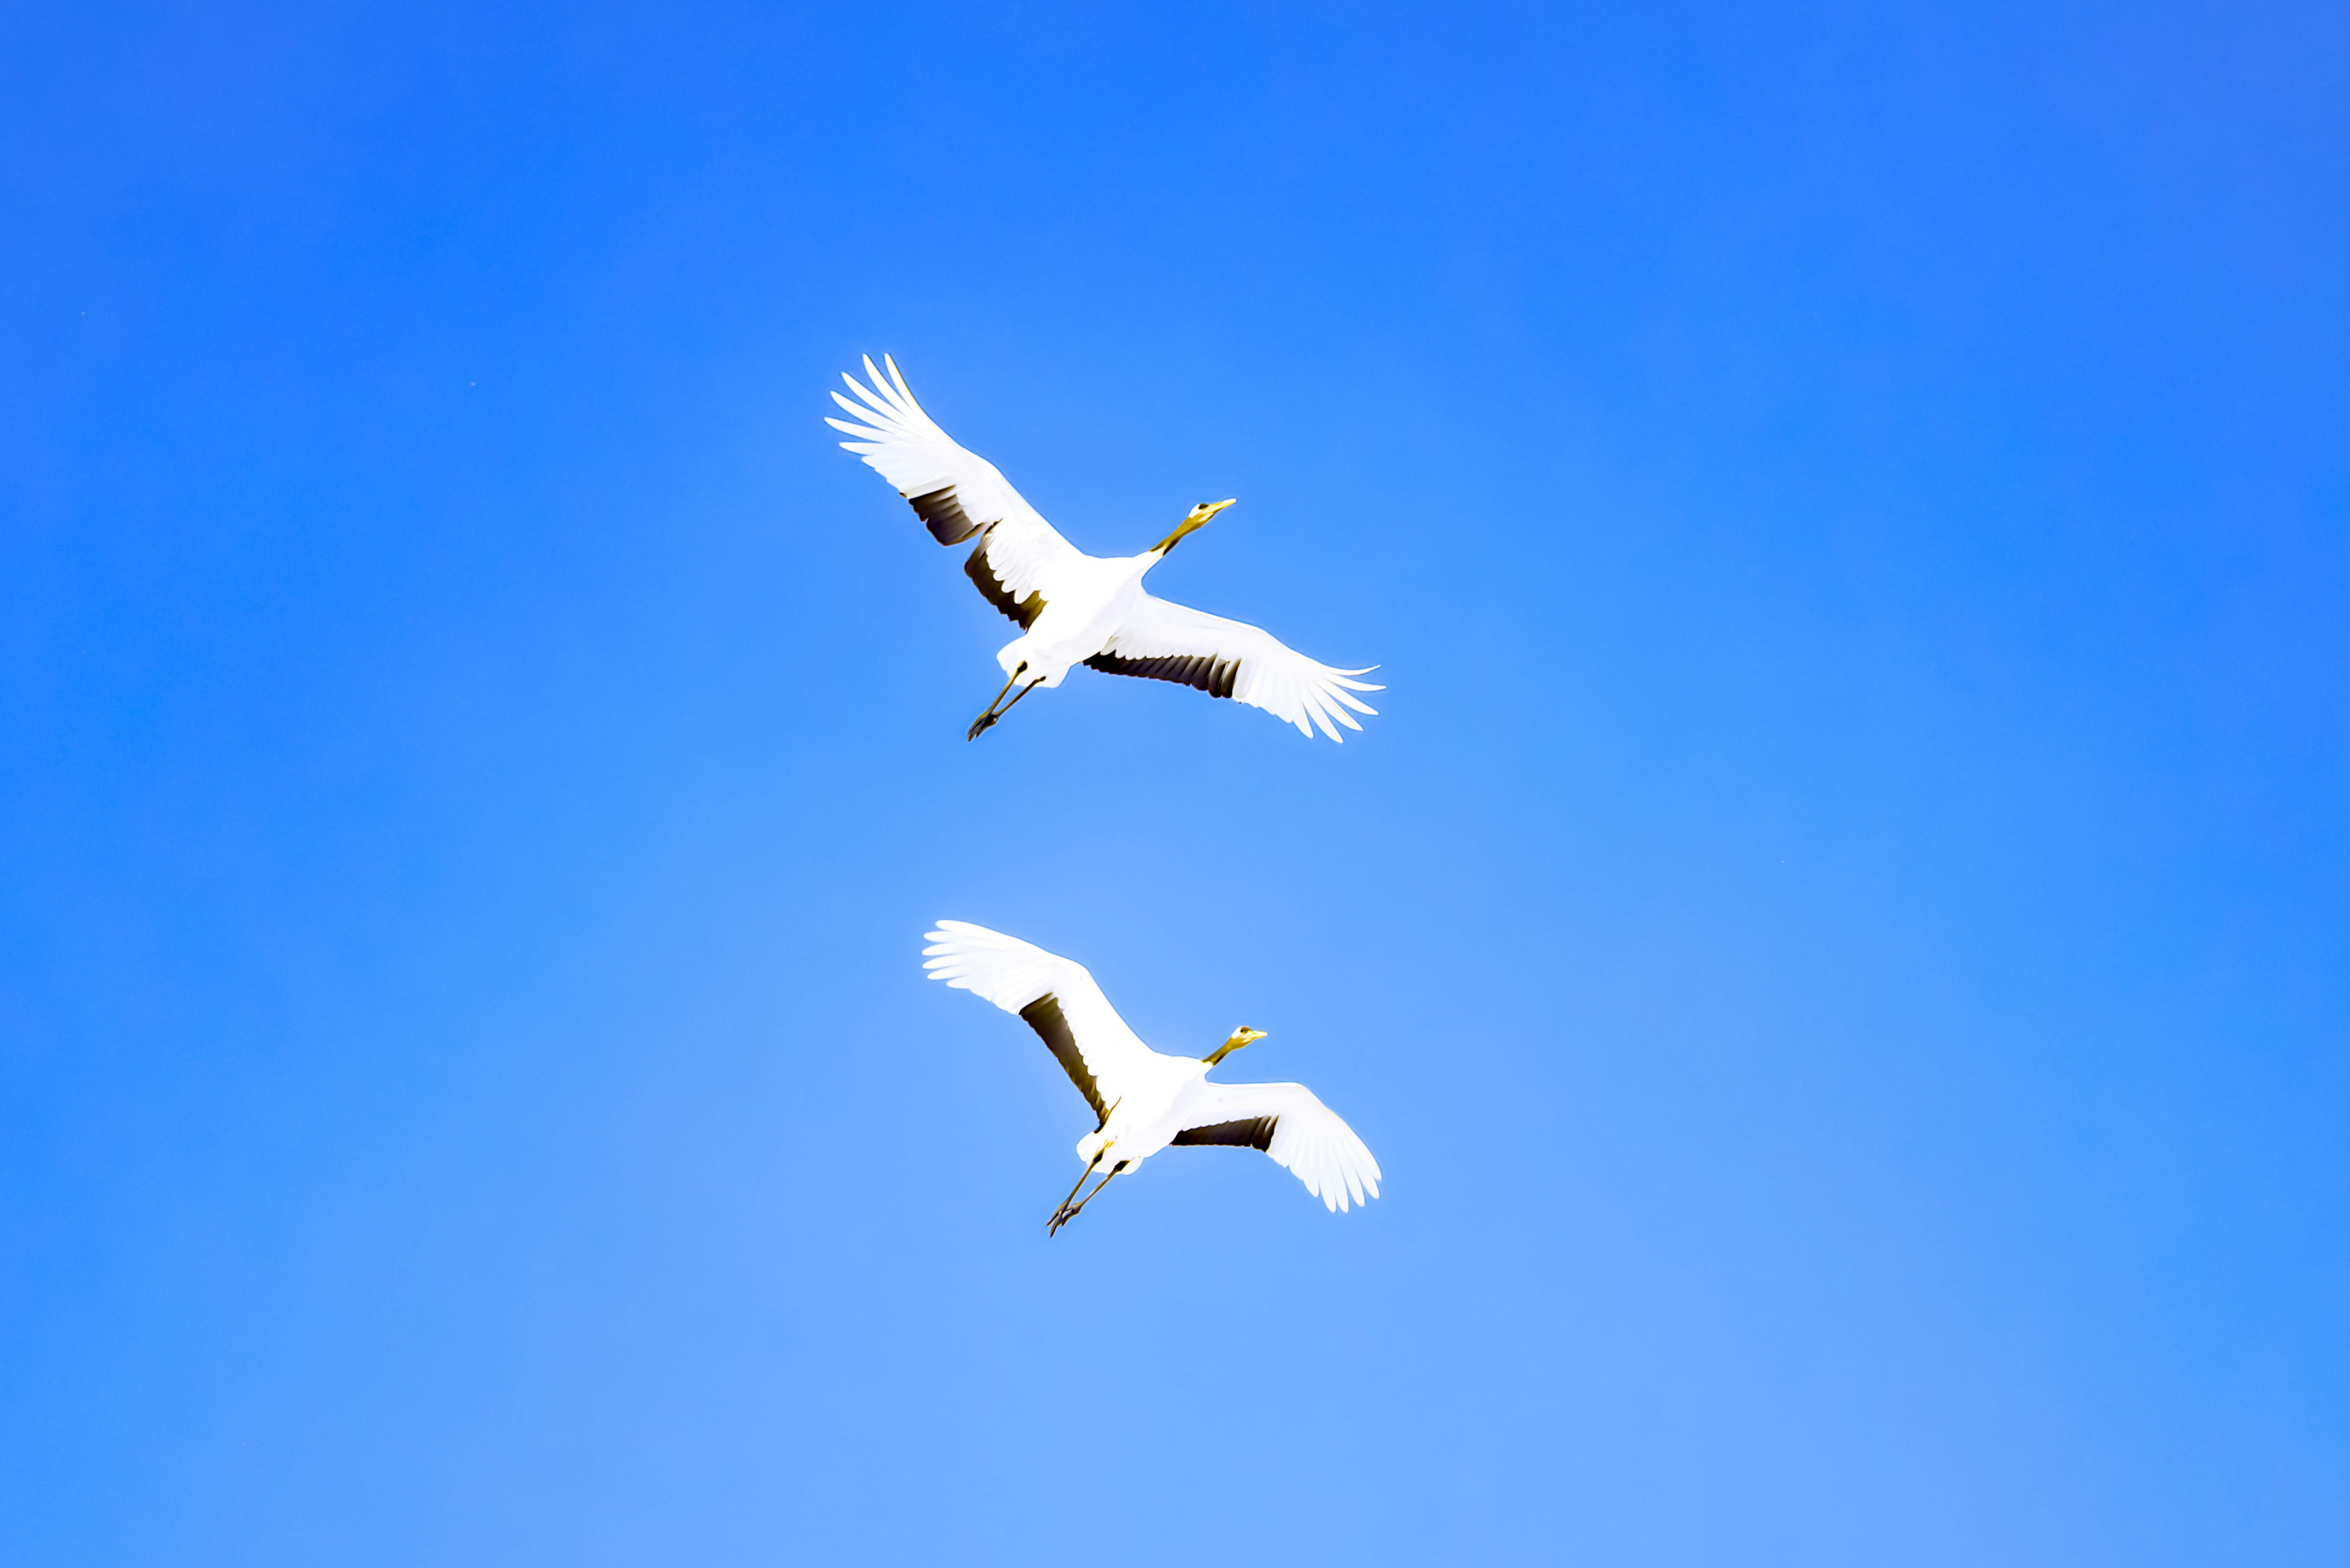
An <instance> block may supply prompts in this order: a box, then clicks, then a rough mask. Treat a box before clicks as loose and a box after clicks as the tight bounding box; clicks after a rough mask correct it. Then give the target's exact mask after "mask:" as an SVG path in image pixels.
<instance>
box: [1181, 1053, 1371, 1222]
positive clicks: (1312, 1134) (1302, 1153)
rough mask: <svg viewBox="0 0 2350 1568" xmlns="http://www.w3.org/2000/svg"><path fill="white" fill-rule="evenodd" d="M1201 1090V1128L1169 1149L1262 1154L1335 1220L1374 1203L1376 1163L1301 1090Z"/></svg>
mask: <svg viewBox="0 0 2350 1568" xmlns="http://www.w3.org/2000/svg"><path fill="white" fill-rule="evenodd" d="M1200 1090H1201V1091H1204V1093H1205V1095H1206V1096H1207V1097H1206V1098H1205V1099H1204V1100H1202V1101H1200V1102H1199V1103H1198V1104H1199V1109H1198V1111H1197V1112H1196V1113H1195V1114H1196V1115H1197V1116H1198V1117H1199V1120H1198V1122H1197V1123H1196V1124H1195V1125H1194V1126H1191V1127H1186V1128H1184V1129H1183V1130H1182V1131H1181V1132H1179V1133H1177V1134H1176V1135H1175V1137H1174V1141H1175V1142H1177V1143H1188V1144H1224V1145H1228V1146H1231V1147H1238V1148H1261V1149H1263V1150H1264V1152H1265V1153H1267V1154H1269V1155H1271V1156H1273V1158H1274V1162H1275V1163H1276V1164H1279V1165H1283V1166H1285V1167H1287V1168H1288V1169H1289V1171H1290V1173H1291V1174H1292V1175H1294V1176H1295V1177H1296V1178H1297V1179H1298V1180H1300V1181H1302V1182H1304V1183H1305V1190H1306V1191H1308V1192H1310V1193H1312V1194H1314V1196H1315V1197H1316V1198H1319V1199H1321V1200H1322V1201H1323V1203H1324V1205H1326V1207H1327V1208H1328V1209H1329V1210H1331V1211H1332V1212H1333V1213H1337V1214H1343V1213H1345V1212H1346V1211H1347V1201H1348V1199H1352V1200H1353V1201H1355V1202H1357V1203H1367V1202H1368V1201H1370V1199H1374V1198H1377V1197H1378V1195H1379V1162H1378V1160H1376V1159H1373V1158H1371V1151H1370V1150H1369V1149H1367V1148H1366V1147H1363V1140H1362V1139H1361V1138H1358V1137H1356V1136H1355V1129H1354V1128H1352V1127H1348V1126H1347V1124H1346V1123H1345V1122H1344V1121H1342V1120H1340V1119H1339V1116H1338V1113H1337V1112H1336V1111H1334V1110H1332V1109H1331V1108H1330V1107H1329V1106H1326V1105H1324V1104H1323V1103H1322V1102H1321V1101H1320V1100H1317V1099H1315V1097H1314V1091H1313V1090H1311V1089H1309V1088H1307V1087H1306V1086H1305V1085H1303V1084H1216V1083H1208V1082H1204V1081H1203V1082H1202V1083H1201V1085H1200Z"/></svg>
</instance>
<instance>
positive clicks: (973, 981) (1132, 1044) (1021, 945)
mask: <svg viewBox="0 0 2350 1568" xmlns="http://www.w3.org/2000/svg"><path fill="white" fill-rule="evenodd" d="M925 940H927V941H929V942H930V943H931V945H930V946H929V947H926V948H924V949H923V950H922V958H923V964H922V967H923V968H924V969H926V970H928V971H930V972H931V979H932V980H942V981H946V982H947V983H948V984H949V985H951V986H953V987H955V988H956V989H957V990H959V991H968V992H971V993H972V994H973V995H974V996H980V997H983V998H985V999H986V1000H987V1001H989V1002H993V1003H995V1005H996V1006H998V1007H1000V1008H1002V1009H1003V1011H1004V1012H1010V1013H1015V1014H1017V1015H1018V1016H1019V1017H1020V1018H1021V1019H1022V1021H1023V1022H1024V1023H1027V1024H1028V1025H1029V1026H1030V1027H1031V1028H1033V1029H1035V1031H1036V1033H1038V1034H1039V1035H1040V1036H1042V1037H1043V1038H1044V1041H1045V1044H1046V1045H1047V1046H1050V1047H1051V1048H1052V1050H1053V1054H1054V1055H1055V1056H1057V1057H1059V1058H1060V1059H1061V1065H1062V1066H1063V1067H1064V1068H1065V1069H1066V1070H1067V1072H1068V1075H1069V1078H1070V1080H1071V1082H1073V1083H1075V1084H1076V1085H1077V1088H1078V1090H1079V1092H1080V1093H1082V1094H1084V1096H1086V1099H1087V1103H1088V1104H1090V1105H1091V1106H1093V1108H1094V1115H1095V1116H1097V1117H1098V1118H1100V1119H1101V1120H1104V1121H1107V1119H1108V1116H1109V1109H1110V1107H1111V1106H1115V1105H1116V1104H1117V1103H1118V1101H1119V1100H1120V1099H1121V1098H1123V1097H1124V1096H1126V1095H1127V1093H1128V1091H1129V1090H1130V1089H1131V1088H1132V1087H1133V1086H1134V1085H1135V1084H1136V1082H1137V1075H1138V1073H1139V1072H1141V1071H1144V1070H1146V1064H1148V1063H1149V1060H1150V1059H1151V1058H1152V1057H1153V1056H1155V1055H1156V1054H1157V1053H1155V1052H1153V1051H1152V1050H1151V1049H1150V1047H1149V1046H1148V1045H1145V1044H1143V1043H1142V1042H1141V1041H1140V1040H1139V1038H1137V1037H1136V1035H1135V1033H1134V1031H1133V1030H1131V1029H1128V1027H1127V1026H1126V1020H1124V1019H1123V1018H1120V1017H1119V1016H1118V1010H1117V1009H1116V1008H1114V1007H1112V1006H1111V1005H1110V1004H1109V998H1107V997H1106V996H1104V995H1103V994H1102V990H1101V987H1100V986H1098V985H1097V984H1095V983H1094V977H1093V976H1092V975H1091V974H1089V973H1087V971H1086V966H1085V965H1083V964H1081V963H1078V962H1077V961H1076V960H1074V959H1065V958H1062V957H1060V956H1058V955H1057V954H1055V953H1048V952H1046V951H1045V950H1044V949H1043V948H1040V947H1037V946H1035V944H1033V943H1030V942H1024V941H1022V940H1020V939H1019V938H1017V937H1007V936H1005V935H1003V933H1002V932H1001V931H991V930H989V929H987V928H986V927H984V926H974V925H972V924H970V923H969V922H968V921H964V920H941V921H940V922H939V924H938V929H936V930H934V931H931V932H929V933H928V934H927V936H926V937H925ZM1048 1003H1049V1005H1047V1004H1048ZM1072 1053H1074V1054H1075V1056H1076V1060H1075V1061H1072V1060H1071V1059H1070V1055H1071V1054H1072Z"/></svg>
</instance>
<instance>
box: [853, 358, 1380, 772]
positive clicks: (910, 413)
mask: <svg viewBox="0 0 2350 1568" xmlns="http://www.w3.org/2000/svg"><path fill="white" fill-rule="evenodd" d="M883 362H884V363H885V364H887V365H888V366H889V374H888V375H887V376H884V375H883V374H882V373H881V371H880V370H879V369H876V368H875V366H874V364H873V359H872V357H871V356H870V355H868V356H867V357H866V360H865V374H866V377H867V378H868V379H869V380H870V381H871V382H872V383H873V384H872V385H871V386H869V387H868V386H867V385H865V384H864V383H863V382H860V381H859V380H858V379H857V378H856V377H855V376H849V375H844V376H843V377H842V378H841V379H842V380H844V381H847V383H848V389H849V390H850V391H852V392H854V393H856V394H857V401H855V402H851V401H850V400H848V399H847V398H845V397H843V396H841V395H840V394H839V393H838V392H835V393H833V395H832V400H833V401H834V402H836V403H838V404H839V405H840V406H841V408H842V410H845V411H846V412H847V413H848V414H849V415H851V416H852V418H853V419H854V421H856V422H853V423H852V422H851V421H849V420H836V419H831V418H828V417H827V419H826V421H825V423H827V424H828V425H830V426H832V428H833V429H835V430H837V431H843V432H845V433H846V434H847V435H848V436H850V437H851V438H852V439H851V440H848V441H842V442H841V443H840V444H841V445H842V446H844V447H846V448H847V450H848V451H850V452H855V453H857V454H858V456H860V457H862V458H863V459H864V460H865V461H866V462H868V463H870V464H871V465H872V466H873V468H874V470H875V472H879V474H880V475H881V477H882V478H884V479H886V480H888V481H889V483H892V484H894V485H896V486H897V487H898V493H899V494H900V495H903V496H904V497H905V498H906V499H907V500H908V501H910V502H911V503H913V506H914V511H915V512H916V513H917V514H919V515H920V517H921V519H922V521H923V523H924V524H927V525H928V526H929V528H930V530H931V537H932V538H934V539H936V540H937V541H938V542H939V543H940V544H941V545H960V544H962V542H963V541H964V540H965V539H968V538H970V537H972V535H978V536H979V543H978V544H976V545H972V552H971V556H970V557H969V558H968V559H967V560H965V561H964V562H963V571H964V573H965V575H967V576H969V577H970V578H971V580H972V584H973V585H974V586H976V587H978V589H979V591H980V592H981V593H983V594H984V595H986V596H987V601H988V603H990V604H992V605H993V606H994V607H996V608H997V609H1000V610H1002V611H1003V613H1004V614H1005V615H1007V616H1010V617H1011V618H1013V619H1014V620H1015V621H1017V622H1019V623H1020V630H1021V635H1020V636H1018V637H1016V638H1014V639H1013V640H1012V641H1010V642H1008V643H1006V644H1004V646H1003V649H1001V650H1000V651H998V652H997V654H996V656H995V662H996V663H997V664H998V665H999V666H1001V667H1002V669H1003V691H998V692H997V693H996V694H995V701H993V702H990V703H989V704H988V705H987V711H985V712H983V713H982V714H981V715H980V716H979V717H978V718H976V719H974V720H972V724H971V729H970V732H968V734H967V735H966V736H965V738H966V739H968V740H974V741H975V740H977V739H978V738H979V736H980V732H982V731H983V730H985V729H987V728H988V727H989V726H990V725H992V724H993V723H994V722H996V721H997V720H998V719H1001V718H1002V717H1003V715H1004V714H1005V713H1008V712H1010V711H1012V705H1013V703H1014V702H1017V701H1020V699H1021V698H1023V697H1025V696H1026V695H1028V693H1029V692H1031V691H1035V690H1036V688H1037V687H1039V686H1058V685H1059V684H1060V683H1061V681H1062V680H1063V679H1064V678H1066V676H1067V675H1068V673H1069V670H1071V669H1072V668H1073V667H1075V666H1076V665H1079V664H1084V665H1088V666H1090V667H1092V668H1093V669H1096V670H1104V671H1106V672H1107V673H1109V674H1111V675H1140V676H1146V677H1149V679H1151V680H1172V681H1175V682H1177V683H1178V684H1180V685H1184V686H1193V687H1197V688H1198V689H1199V690H1201V691H1205V692H1207V693H1208V694H1209V695H1210V696H1211V697H1231V698H1234V699H1236V700H1238V701H1243V702H1246V703H1248V704H1249V705H1250V706H1252V707H1255V708H1262V709H1263V710H1264V711H1266V712H1268V713H1271V714H1272V715H1274V717H1275V718H1277V719H1280V720H1283V721H1284V722H1288V723H1292V724H1295V725H1296V726H1297V728H1298V729H1299V730H1300V731H1301V732H1304V733H1305V737H1306V738H1307V739H1308V740H1311V739H1313V736H1314V726H1315V725H1317V724H1318V725H1319V726H1321V729H1322V732H1323V733H1324V734H1326V735H1327V736H1329V737H1330V738H1331V739H1332V740H1334V741H1336V740H1339V739H1341V738H1342V737H1341V736H1340V735H1339V733H1338V732H1337V730H1336V727H1334V725H1333V723H1332V721H1333V720H1335V721H1336V722H1337V723H1339V724H1343V725H1345V726H1346V727H1347V729H1349V730H1360V729H1361V728H1362V726H1361V725H1360V724H1357V722H1355V720H1354V717H1353V715H1352V714H1349V713H1348V712H1347V709H1349V708H1351V709H1353V710H1354V711H1355V712H1357V713H1372V712H1376V711H1378V710H1376V709H1374V708H1371V707H1369V706H1367V704H1365V703H1364V702H1363V701H1361V700H1360V699H1358V698H1357V697H1356V696H1355V695H1354V693H1355V692H1357V691H1380V690H1382V688H1380V687H1378V686H1373V685H1367V684H1366V683H1365V682H1363V681H1360V680H1356V679H1355V677H1356V676H1357V675H1367V674H1369V673H1370V670H1367V669H1366V670H1334V669H1332V668H1331V667H1330V666H1329V665H1326V664H1318V663H1316V662H1315V661H1314V660H1313V659H1308V658H1306V657H1305V655H1304V654H1302V653H1299V652H1297V651H1296V650H1295V649H1292V648H1289V647H1286V646H1284V644H1283V643H1282V642H1281V640H1280V639H1277V638H1275V637H1274V636H1273V634H1272V633H1270V632H1267V631H1263V630H1261V629H1259V628H1256V627H1253V626H1250V625H1248V624H1247V623H1246V622H1244V621H1237V620H1226V619H1225V618H1223V617H1222V616H1213V615H1208V614H1206V613H1204V612H1202V611H1200V610H1195V609H1190V608H1187V607H1184V606H1182V605H1179V604H1174V603H1172V602H1170V601H1169V600H1166V599H1162V598H1155V597H1152V596H1151V595H1149V594H1147V593H1145V592H1143V589H1142V576H1143V574H1144V573H1145V572H1148V571H1149V570H1150V568H1151V567H1153V566H1157V565H1158V564H1159V561H1160V560H1162V559H1163V558H1164V557H1165V556H1166V555H1167V552H1168V551H1170V550H1172V549H1173V548H1174V547H1175V546H1176V545H1179V544H1180V543H1181V542H1182V540H1183V537H1184V535H1187V534H1190V533H1191V531H1192V530H1194V529H1196V528H1198V527H1199V526H1200V525H1201V524H1203V523H1205V522H1207V520H1208V519H1209V518H1211V517H1213V516H1214V515H1215V514H1217V513H1219V512H1222V510H1223V509H1224V508H1225V507H1227V506H1230V505H1232V503H1231V502H1230V501H1215V502H1206V501H1203V502H1201V504H1199V505H1197V506H1194V507H1192V508H1191V514H1189V515H1188V516H1186V517H1185V518H1184V519H1183V521H1181V522H1180V523H1178V524H1176V525H1175V531H1174V532H1173V533H1171V534H1170V535H1167V537H1165V538H1164V539H1161V540H1159V543H1157V544H1156V545H1152V546H1150V548H1149V549H1148V550H1145V551H1144V552H1143V553H1142V554H1141V555H1139V556H1107V557H1105V556H1088V555H1087V554H1085V553H1084V552H1083V551H1081V550H1079V549H1078V548H1077V547H1076V545H1072V544H1070V543H1069V542H1068V541H1067V540H1066V539H1064V538H1062V537H1061V535H1060V534H1059V533H1058V532H1057V531H1056V530H1055V528H1054V527H1053V525H1052V524H1050V523H1047V522H1045V519H1044V518H1043V516H1041V515H1040V514H1038V513H1037V511H1036V509H1035V507H1033V506H1031V505H1029V504H1028V503H1027V502H1025V501H1024V500H1023V499H1021V496H1020V493H1019V492H1018V491H1016V490H1014V489H1013V488H1012V486H1011V484H1010V483H1009V482H1007V481H1006V480H1005V479H1004V477H1003V474H1001V473H999V472H996V467H995V465H994V464H993V463H992V462H988V461H987V460H986V459H985V458H983V457H981V456H980V455H979V454H978V453H976V452H966V451H965V450H964V449H963V448H962V447H961V446H958V445H957V444H955V440H954V438H953V437H952V436H950V435H949V434H947V432H946V431H942V430H941V429H940V428H939V427H938V424H937V422H936V421H933V420H932V419H931V416H930V415H928V414H927V413H924V412H923V411H922V406H921V405H920V403H917V402H916V401H914V394H913V393H911V392H910V391H908V390H907V389H906V379H905V378H904V377H903V376H901V375H899V372H898V366H897V362H896V361H895V360H892V359H889V358H888V357H887V356H884V357H883ZM1015 685H1016V686H1018V687H1019V688H1020V690H1019V691H1018V692H1016V693H1014V692H1013V690H1012V689H1013V688H1014V686H1015ZM1007 694H1008V695H1010V696H1011V698H1012V701H1010V702H1007V701H1004V698H1005V696H1006V695H1007ZM1309 720H1310V721H1311V722H1310V723H1309V722H1308V721H1309Z"/></svg>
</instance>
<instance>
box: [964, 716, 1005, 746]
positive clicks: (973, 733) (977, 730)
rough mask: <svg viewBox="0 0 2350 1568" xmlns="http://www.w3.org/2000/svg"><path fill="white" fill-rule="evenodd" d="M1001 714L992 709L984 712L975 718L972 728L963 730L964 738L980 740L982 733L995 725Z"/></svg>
mask: <svg viewBox="0 0 2350 1568" xmlns="http://www.w3.org/2000/svg"><path fill="white" fill-rule="evenodd" d="M1001 716H1002V715H1000V714H998V713H996V712H995V711H993V710H992V709H991V710H990V711H987V712H984V713H982V714H981V715H980V716H979V717H978V718H976V719H973V720H972V722H971V728H970V729H968V730H965V731H964V732H962V738H963V739H964V740H966V741H976V740H978V739H979V738H980V736H981V735H983V734H984V733H986V732H987V731H988V730H990V729H991V728H993V726H994V723H995V721H996V720H997V719H998V718H1000V717H1001Z"/></svg>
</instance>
